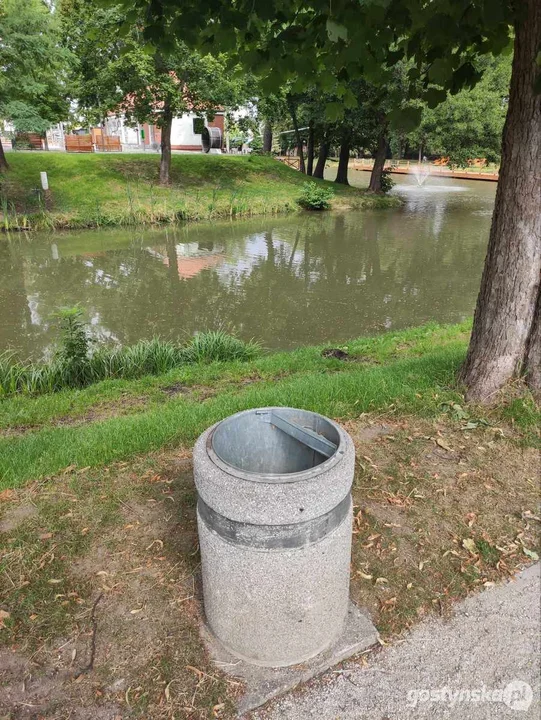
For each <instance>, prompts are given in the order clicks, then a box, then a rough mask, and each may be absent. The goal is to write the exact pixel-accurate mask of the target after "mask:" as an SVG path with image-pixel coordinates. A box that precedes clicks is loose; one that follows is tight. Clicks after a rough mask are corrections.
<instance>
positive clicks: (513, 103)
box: [461, 0, 541, 402]
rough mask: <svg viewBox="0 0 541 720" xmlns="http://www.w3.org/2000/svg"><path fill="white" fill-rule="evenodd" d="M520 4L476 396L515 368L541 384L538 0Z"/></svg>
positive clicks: (470, 382) (472, 351)
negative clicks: (537, 89) (540, 363)
mask: <svg viewBox="0 0 541 720" xmlns="http://www.w3.org/2000/svg"><path fill="white" fill-rule="evenodd" d="M518 8H519V9H520V10H519V12H520V17H517V20H516V22H515V50H514V57H513V70H512V74H511V88H510V93H509V108H508V112H507V119H506V121H505V126H504V130H503V144H502V163H501V168H500V179H499V182H498V189H497V192H496V203H495V207H494V215H493V217H492V227H491V230H490V238H489V244H488V252H487V257H486V260H485V269H484V271H483V278H482V280H481V290H480V293H479V297H478V299H477V307H476V310H475V317H474V322H473V331H472V336H471V340H470V346H469V348H468V355H467V357H466V362H465V363H464V366H463V368H462V371H461V379H462V381H463V382H464V383H465V385H466V389H467V398H468V399H470V400H475V401H481V402H487V401H489V400H490V399H491V398H493V396H494V394H495V393H496V392H497V391H498V390H499V389H500V388H501V387H502V386H503V385H504V383H505V382H506V381H507V380H509V379H510V378H511V377H512V376H513V374H514V373H516V372H519V371H521V370H524V371H525V373H526V377H527V379H528V382H529V383H530V386H531V387H532V388H533V389H534V390H535V389H537V390H539V389H541V384H540V381H541V378H540V375H541V371H540V370H539V364H537V365H536V362H537V363H539V358H540V354H541V349H540V330H539V323H540V320H539V311H540V307H541V303H540V300H539V293H540V289H539V288H540V276H541V240H540V238H541V144H540V142H539V138H541V94H538V93H536V92H535V89H534V82H535V80H536V78H537V77H538V73H539V67H538V66H537V63H536V57H537V54H538V52H539V46H540V45H541V3H540V2H539V0H523V2H522V3H519V4H518ZM536 308H537V316H536ZM536 386H537V387H536Z"/></svg>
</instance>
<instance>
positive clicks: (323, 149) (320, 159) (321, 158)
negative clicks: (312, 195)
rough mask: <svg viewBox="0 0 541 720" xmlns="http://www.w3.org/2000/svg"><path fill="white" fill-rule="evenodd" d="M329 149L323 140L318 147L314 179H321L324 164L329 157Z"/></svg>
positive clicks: (327, 143)
mask: <svg viewBox="0 0 541 720" xmlns="http://www.w3.org/2000/svg"><path fill="white" fill-rule="evenodd" d="M329 149H330V145H329V142H328V141H327V140H326V139H323V141H322V143H321V145H320V146H319V155H318V156H317V163H316V169H315V170H314V177H315V178H321V179H323V174H324V172H325V164H326V162H327V158H328V157H329Z"/></svg>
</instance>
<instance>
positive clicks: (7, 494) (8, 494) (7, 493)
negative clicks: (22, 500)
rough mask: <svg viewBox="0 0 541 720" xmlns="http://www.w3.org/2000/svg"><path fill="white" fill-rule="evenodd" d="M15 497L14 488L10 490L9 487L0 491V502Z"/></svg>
mask: <svg viewBox="0 0 541 720" xmlns="http://www.w3.org/2000/svg"><path fill="white" fill-rule="evenodd" d="M16 497H17V493H16V492H15V490H10V489H9V488H8V489H7V490H2V492H0V502H8V501H9V500H13V499H14V498H16Z"/></svg>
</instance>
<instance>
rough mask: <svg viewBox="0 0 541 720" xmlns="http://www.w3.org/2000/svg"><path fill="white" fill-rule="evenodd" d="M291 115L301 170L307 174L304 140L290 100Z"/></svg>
mask: <svg viewBox="0 0 541 720" xmlns="http://www.w3.org/2000/svg"><path fill="white" fill-rule="evenodd" d="M288 107H289V114H290V115H291V122H292V123H293V129H294V131H295V142H296V143H297V154H298V156H299V170H300V171H301V173H304V174H306V166H305V164H304V153H303V151H302V138H301V134H300V131H299V123H298V122H297V113H296V111H295V105H294V104H293V101H292V100H291V99H289V100H288Z"/></svg>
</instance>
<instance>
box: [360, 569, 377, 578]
mask: <svg viewBox="0 0 541 720" xmlns="http://www.w3.org/2000/svg"><path fill="white" fill-rule="evenodd" d="M357 575H360V576H361V577H362V579H363V580H372V578H373V577H374V576H373V575H367V574H366V573H363V572H361V571H360V570H358V571H357Z"/></svg>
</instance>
